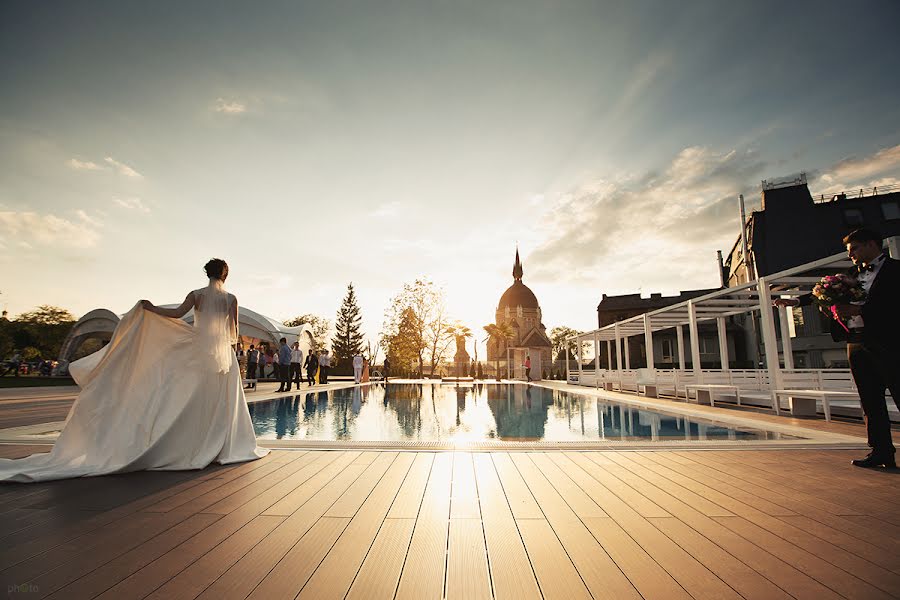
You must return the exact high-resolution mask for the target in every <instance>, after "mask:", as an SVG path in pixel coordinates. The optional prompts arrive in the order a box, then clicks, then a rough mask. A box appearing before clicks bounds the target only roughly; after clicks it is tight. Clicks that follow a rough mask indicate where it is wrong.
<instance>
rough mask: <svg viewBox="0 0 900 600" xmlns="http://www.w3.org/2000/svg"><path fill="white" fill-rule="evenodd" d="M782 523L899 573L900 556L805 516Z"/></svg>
mask: <svg viewBox="0 0 900 600" xmlns="http://www.w3.org/2000/svg"><path fill="white" fill-rule="evenodd" d="M779 518H780V519H781V520H782V521H785V522H786V523H789V524H790V525H791V526H792V527H795V528H798V529H801V530H803V531H806V532H807V533H810V534H812V535H814V536H816V537H818V538H822V539H823V540H825V541H827V542H829V543H831V544H834V545H835V546H837V547H839V548H841V549H843V550H846V551H847V552H850V553H851V554H853V555H854V556H858V557H859V558H862V559H865V560H867V561H869V562H871V563H874V564H876V565H878V566H880V567H882V568H884V569H888V570H890V571H893V572H894V573H900V555H898V554H896V553H894V554H891V553H889V552H885V551H884V550H883V549H882V548H879V547H878V546H876V545H874V544H871V543H869V542H866V541H864V540H861V539H859V538H856V537H854V536H852V535H849V534H846V533H844V532H842V531H839V530H837V529H834V528H833V527H829V526H828V525H827V524H824V523H821V522H819V521H817V520H813V519H812V518H810V517H808V516H805V515H797V516H795V517H779Z"/></svg>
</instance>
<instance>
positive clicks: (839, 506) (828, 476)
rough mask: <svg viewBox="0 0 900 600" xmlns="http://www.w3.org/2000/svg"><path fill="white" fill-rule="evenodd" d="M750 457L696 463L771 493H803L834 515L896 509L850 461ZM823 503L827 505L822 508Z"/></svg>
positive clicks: (705, 458)
mask: <svg viewBox="0 0 900 600" xmlns="http://www.w3.org/2000/svg"><path fill="white" fill-rule="evenodd" d="M748 456H749V458H748V459H747V460H744V461H741V464H729V463H728V462H727V461H728V460H729V457H727V456H722V455H720V454H717V453H709V454H708V455H707V454H705V453H704V455H699V454H698V456H697V457H696V458H695V460H696V461H697V462H699V463H700V464H702V465H703V466H704V467H705V468H706V469H707V470H711V471H718V472H725V473H728V474H732V475H734V476H737V477H740V478H742V479H745V480H746V481H748V482H750V483H752V484H754V485H756V486H758V487H759V488H762V489H765V490H769V491H770V492H774V493H777V494H784V493H787V494H789V495H797V494H803V495H804V497H805V499H806V500H807V501H808V502H811V503H812V504H813V506H817V507H819V508H821V509H822V510H824V511H826V512H833V514H838V515H846V514H865V513H866V512H868V511H872V510H875V511H884V512H886V513H888V514H889V513H890V512H891V511H892V510H893V504H892V501H891V500H889V499H887V498H884V499H880V500H879V499H876V497H877V494H878V492H879V491H880V490H879V487H878V486H877V485H874V482H872V481H871V480H870V479H869V478H868V477H867V475H869V474H870V473H867V472H864V471H865V469H854V468H852V467H851V466H850V465H849V464H848V463H849V461H848V462H847V463H842V464H841V465H840V466H837V465H835V464H833V463H832V462H831V461H829V460H827V459H823V460H821V461H818V462H814V463H803V462H801V461H795V460H794V459H793V456H792V458H791V460H782V461H781V462H780V464H777V465H772V464H769V463H766V462H762V461H760V460H759V459H756V460H754V459H753V458H752V457H754V456H759V454H758V453H753V454H749V455H748ZM801 457H802V454H801ZM732 458H733V457H732ZM837 479H840V480H843V481H844V482H845V485H844V486H835V485H833V482H834V481H835V480H837ZM862 489H867V490H869V493H866V494H861V495H860V494H858V493H857V492H858V491H860V490H862ZM823 490H828V492H827V494H828V496H830V499H829V498H822V497H821V495H822V492H823ZM829 500H830V501H829ZM823 503H824V504H825V506H821V505H822V504H823Z"/></svg>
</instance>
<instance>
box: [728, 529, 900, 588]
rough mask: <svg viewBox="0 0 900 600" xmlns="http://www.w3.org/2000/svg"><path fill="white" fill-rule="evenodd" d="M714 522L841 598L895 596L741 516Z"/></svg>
mask: <svg viewBox="0 0 900 600" xmlns="http://www.w3.org/2000/svg"><path fill="white" fill-rule="evenodd" d="M715 521H716V522H718V523H719V524H721V525H724V526H725V527H728V528H729V529H730V530H732V531H734V532H735V533H737V534H738V535H740V536H741V537H743V538H744V539H746V540H749V541H751V542H753V543H754V544H756V545H757V546H760V547H763V548H765V549H766V550H767V551H769V552H770V553H772V554H773V555H775V556H777V557H779V558H781V559H782V560H784V561H785V562H788V563H790V564H792V565H794V566H796V567H797V568H798V569H800V570H802V571H803V572H804V573H806V574H807V575H809V576H810V577H812V578H814V579H815V580H816V581H818V582H819V583H821V584H823V585H826V586H828V587H829V588H831V589H832V590H834V591H836V592H837V593H839V594H841V595H842V596H844V597H845V598H849V599H850V600H863V599H867V600H887V599H888V598H892V597H894V598H896V596H892V595H891V594H890V593H886V592H884V591H883V590H881V589H878V588H877V587H875V586H874V585H871V584H870V583H869V582H867V581H863V580H862V579H860V578H858V577H856V576H854V575H853V574H851V573H848V572H846V571H843V570H841V569H840V568H837V567H836V566H835V565H833V564H830V563H828V562H826V561H824V560H822V559H821V558H819V557H818V556H816V555H815V554H812V553H810V552H807V551H806V550H803V549H802V548H799V547H797V546H795V545H793V544H791V543H790V542H788V541H786V540H784V539H782V538H780V537H778V536H777V535H774V534H772V533H770V532H768V531H766V530H765V529H763V528H762V527H759V526H757V525H754V524H753V523H751V522H750V521H748V520H747V519H744V518H742V517H716V518H715ZM873 566H874V565H873ZM879 583H881V582H879Z"/></svg>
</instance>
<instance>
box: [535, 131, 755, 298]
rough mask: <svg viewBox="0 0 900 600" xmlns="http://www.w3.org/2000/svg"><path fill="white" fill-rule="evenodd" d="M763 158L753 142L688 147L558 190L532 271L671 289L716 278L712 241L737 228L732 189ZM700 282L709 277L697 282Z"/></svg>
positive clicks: (745, 188) (742, 186)
mask: <svg viewBox="0 0 900 600" xmlns="http://www.w3.org/2000/svg"><path fill="white" fill-rule="evenodd" d="M765 168H766V163H765V162H764V161H763V160H762V159H761V158H760V157H759V156H758V154H757V153H756V152H754V151H740V152H739V151H736V150H732V151H728V152H715V151H712V150H710V149H708V148H703V147H689V148H685V149H684V150H682V151H681V152H679V153H678V154H677V155H676V156H675V157H674V158H673V159H672V160H671V162H670V163H669V164H668V165H666V166H665V168H663V169H662V170H661V171H659V172H649V173H645V174H643V175H640V176H633V175H632V176H626V177H621V178H615V179H608V180H607V179H598V180H595V181H592V182H590V183H589V184H586V185H583V186H581V187H579V188H578V189H575V190H572V191H571V192H569V193H567V194H563V195H562V196H560V197H559V198H557V200H556V201H555V202H554V204H553V206H552V208H551V209H550V210H549V211H548V212H547V214H545V215H544V216H543V217H542V218H541V219H540V220H539V221H540V222H542V223H543V224H544V225H543V232H544V234H545V236H546V237H545V238H544V239H545V241H544V242H543V243H542V244H541V245H540V246H539V247H538V248H537V250H535V251H534V252H533V253H532V254H531V255H530V256H529V257H528V262H529V264H530V267H531V269H532V273H533V274H534V276H535V277H536V278H540V279H546V280H568V281H573V280H574V281H578V280H581V281H584V282H589V283H592V284H594V285H596V284H597V283H602V285H603V286H604V288H605V289H604V290H603V291H608V292H612V293H620V291H629V290H632V289H635V288H637V287H638V286H639V285H642V286H643V287H644V288H645V289H646V288H654V289H667V290H677V289H679V288H685V289H686V288H688V287H691V286H695V285H698V283H697V282H698V281H699V282H701V283H700V285H706V284H708V283H710V281H711V282H712V284H713V285H714V284H715V283H716V282H717V277H716V270H715V262H714V261H715V251H716V250H717V249H727V248H728V247H730V246H731V243H732V242H733V241H734V238H735V237H736V235H737V231H738V229H739V226H738V222H739V221H738V200H737V197H738V194H740V193H747V192H749V191H750V190H752V189H753V187H754V186H756V185H758V183H756V182H757V181H758V179H759V177H760V175H761V174H762V173H763V171H764V169H765ZM703 282H706V283H703Z"/></svg>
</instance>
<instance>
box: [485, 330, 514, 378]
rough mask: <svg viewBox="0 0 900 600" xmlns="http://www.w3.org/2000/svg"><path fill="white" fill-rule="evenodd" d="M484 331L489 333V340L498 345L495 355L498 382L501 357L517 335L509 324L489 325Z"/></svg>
mask: <svg viewBox="0 0 900 600" xmlns="http://www.w3.org/2000/svg"><path fill="white" fill-rule="evenodd" d="M484 330H485V331H486V332H487V334H488V337H487V339H488V340H490V341H492V342H493V343H494V344H496V345H497V353H496V354H495V360H496V364H495V366H496V368H497V372H496V375H497V380H498V381H499V380H500V355H501V354H502V353H503V351H504V350H506V344H507V343H508V342H509V340H511V339H512V337H513V336H514V335H515V333H514V332H513V329H512V327H511V326H510V325H509V324H508V323H501V324H500V325H497V324H496V323H489V324H487V325H485V326H484Z"/></svg>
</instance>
